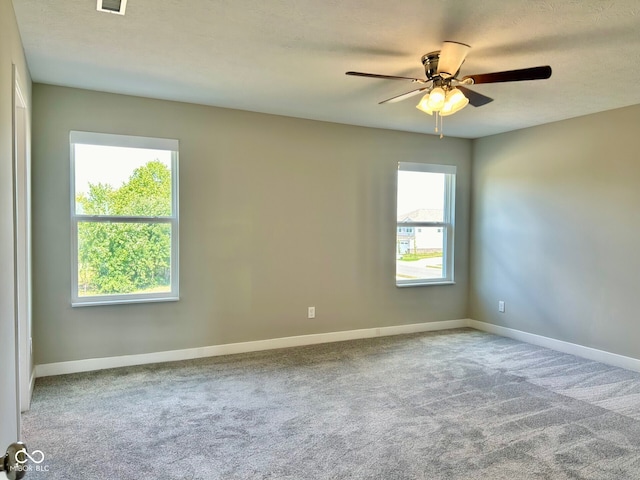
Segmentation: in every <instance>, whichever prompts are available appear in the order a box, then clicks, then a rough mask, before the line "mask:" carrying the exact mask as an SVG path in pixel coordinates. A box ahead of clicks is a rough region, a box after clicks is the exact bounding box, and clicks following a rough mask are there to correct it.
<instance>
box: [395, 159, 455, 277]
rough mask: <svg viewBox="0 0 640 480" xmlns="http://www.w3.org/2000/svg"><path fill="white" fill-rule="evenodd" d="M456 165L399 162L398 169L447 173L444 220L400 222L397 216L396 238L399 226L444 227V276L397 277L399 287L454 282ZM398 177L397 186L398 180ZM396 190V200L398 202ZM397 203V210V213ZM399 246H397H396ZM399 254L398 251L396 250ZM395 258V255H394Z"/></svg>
mask: <svg viewBox="0 0 640 480" xmlns="http://www.w3.org/2000/svg"><path fill="white" fill-rule="evenodd" d="M456 170H457V169H456V167H455V166H454V165H438V164H433V163H414V162H398V171H410V172H427V173H442V174H445V175H446V177H445V185H444V211H443V219H442V222H398V221H397V218H396V228H395V230H396V238H397V232H398V227H400V226H403V227H410V226H413V227H415V228H418V227H438V228H442V229H443V235H444V238H443V251H442V277H440V278H433V279H431V278H419V279H407V280H400V279H397V278H396V286H397V287H418V286H427V285H448V284H454V283H455V281H454V265H455V264H454V243H455V242H454V239H455V212H456V204H455V203H456ZM397 180H398V179H397V177H396V188H398V181H397ZM397 198H398V196H397V191H396V202H397ZM397 211H398V209H397V204H396V209H395V210H394V212H396V215H397ZM396 248H397V247H396ZM394 255H397V252H394ZM394 258H395V257H394Z"/></svg>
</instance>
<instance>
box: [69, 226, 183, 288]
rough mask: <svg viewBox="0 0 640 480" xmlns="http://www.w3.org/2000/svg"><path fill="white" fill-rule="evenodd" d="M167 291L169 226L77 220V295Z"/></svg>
mask: <svg viewBox="0 0 640 480" xmlns="http://www.w3.org/2000/svg"><path fill="white" fill-rule="evenodd" d="M170 291H171V225H170V224H167V223H124V222H122V223H102V222H100V223H99V222H82V221H81V222H78V296H79V297H83V296H94V295H114V294H115V295H118V294H130V293H159V292H170Z"/></svg>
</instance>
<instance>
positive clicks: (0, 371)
mask: <svg viewBox="0 0 640 480" xmlns="http://www.w3.org/2000/svg"><path fill="white" fill-rule="evenodd" d="M14 64H15V65H16V70H17V72H18V75H19V77H20V80H21V82H22V83H23V86H22V90H24V91H23V93H24V95H25V96H27V99H26V101H27V103H28V104H29V105H30V98H29V97H30V93H31V92H30V89H31V79H30V77H29V71H28V70H27V65H26V61H25V58H24V52H23V50H22V43H21V41H20V34H19V33H18V27H17V24H16V20H15V15H14V12H13V6H12V4H11V2H9V1H4V0H3V1H0V392H2V393H1V394H0V455H4V449H5V448H6V447H7V446H8V445H9V443H10V442H14V441H16V440H17V439H18V404H17V390H16V386H17V385H16V345H15V335H16V330H15V319H16V310H15V309H16V306H15V278H14V272H15V264H14V258H15V257H14V227H13V88H14V87H13V85H14V83H13V65H14Z"/></svg>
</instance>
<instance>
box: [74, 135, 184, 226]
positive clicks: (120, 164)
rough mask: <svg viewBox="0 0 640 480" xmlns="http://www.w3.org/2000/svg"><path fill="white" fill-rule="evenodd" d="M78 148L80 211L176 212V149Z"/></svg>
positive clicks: (77, 207) (77, 206)
mask: <svg viewBox="0 0 640 480" xmlns="http://www.w3.org/2000/svg"><path fill="white" fill-rule="evenodd" d="M74 148H75V151H74V152H75V195H76V197H75V211H76V213H77V214H84V215H112V216H171V215H172V210H171V209H172V202H171V195H172V192H171V185H172V184H171V153H172V152H170V151H168V150H151V149H144V148H125V147H111V146H102V145H84V144H75V145H74Z"/></svg>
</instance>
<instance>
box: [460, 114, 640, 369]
mask: <svg viewBox="0 0 640 480" xmlns="http://www.w3.org/2000/svg"><path fill="white" fill-rule="evenodd" d="M639 125H640V106H634V107H628V108H624V109H620V110H614V111H609V112H604V113H599V114H596V115H590V116H586V117H581V118H575V119H571V120H566V121H562V122H558V123H553V124H548V125H543V126H540V127H534V128H529V129H525V130H520V131H516V132H511V133H505V134H502V135H496V136H492V137H486V138H482V139H479V140H476V141H474V153H473V187H472V192H473V193H472V211H473V213H472V232H473V233H472V237H471V259H472V262H471V272H472V273H471V288H470V316H471V317H472V318H474V319H476V320H481V321H484V322H490V323H494V324H497V325H501V326H504V327H510V328H515V329H518V330H523V331H526V332H530V333H535V334H539V335H544V336H548V337H552V338H555V339H559V340H564V341H568V342H572V343H577V344H580V345H585V346H589V347H595V348H598V349H602V350H606V351H610V352H614V353H618V354H621V355H628V356H631V357H635V358H640V342H638V339H639V338H640V317H639V312H640V305H639V299H640V295H639V294H638V291H639V290H638V289H639V287H640V253H639V252H640V210H639V206H640V153H639V152H640V135H639V134H638V132H639V130H638V126H639ZM498 300H504V301H505V302H506V312H505V313H504V314H499V313H498V311H497V305H498Z"/></svg>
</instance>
